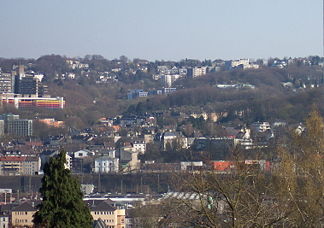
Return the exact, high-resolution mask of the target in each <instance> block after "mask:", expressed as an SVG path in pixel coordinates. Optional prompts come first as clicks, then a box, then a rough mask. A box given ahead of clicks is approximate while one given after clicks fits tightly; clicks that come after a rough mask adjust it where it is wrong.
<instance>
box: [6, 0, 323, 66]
mask: <svg viewBox="0 0 324 228" xmlns="http://www.w3.org/2000/svg"><path fill="white" fill-rule="evenodd" d="M322 33H323V32H322V0H245V1H243V0H0V56H1V57H34V58H37V57H39V56H41V55H45V54H61V55H66V56H71V57H74V56H84V55H86V54H101V55H103V56H104V57H106V58H109V59H112V58H118V57H119V56H121V55H126V56H128V57H129V58H135V57H139V58H144V59H149V60H157V59H159V60H161V59H164V60H180V59H184V58H195V59H205V58H207V59H217V58H222V59H237V58H259V57H260V58H268V57H290V56H291V57H299V56H309V55H322V54H321V53H322V52H323V51H322V49H323V48H322Z"/></svg>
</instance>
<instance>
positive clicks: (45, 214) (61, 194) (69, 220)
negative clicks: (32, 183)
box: [34, 151, 92, 228]
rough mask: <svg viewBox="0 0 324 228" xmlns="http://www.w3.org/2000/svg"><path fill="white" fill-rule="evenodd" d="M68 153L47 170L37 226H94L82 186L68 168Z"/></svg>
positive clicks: (36, 217)
mask: <svg viewBox="0 0 324 228" xmlns="http://www.w3.org/2000/svg"><path fill="white" fill-rule="evenodd" d="M65 157H66V153H65V152H64V151H61V152H60V154H59V155H58V156H57V157H53V158H51V159H50V161H49V163H47V164H46V165H45V167H44V177H43V179H42V187H41V189H40V192H41V194H42V197H43V201H42V203H41V204H40V205H39V206H38V209H39V210H38V211H37V212H36V214H35V216H34V223H35V227H49V228H52V227H55V228H64V227H71V228H74V227H75V228H76V227H80V228H81V227H82V228H86V227H92V216H91V214H90V211H89V208H88V207H87V206H86V204H85V203H84V201H83V199H82V192H81V190H80V184H79V182H78V181H77V179H76V178H74V177H73V176H72V175H71V172H70V170H68V169H66V168H65V162H66V158H65Z"/></svg>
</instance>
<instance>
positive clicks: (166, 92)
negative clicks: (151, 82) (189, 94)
mask: <svg viewBox="0 0 324 228" xmlns="http://www.w3.org/2000/svg"><path fill="white" fill-rule="evenodd" d="M176 91H177V88H163V94H171V93H174V92H176Z"/></svg>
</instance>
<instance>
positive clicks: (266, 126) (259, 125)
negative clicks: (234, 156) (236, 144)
mask: <svg viewBox="0 0 324 228" xmlns="http://www.w3.org/2000/svg"><path fill="white" fill-rule="evenodd" d="M251 130H252V131H253V132H254V133H261V132H265V131H268V130H271V125H270V123H268V122H256V123H253V124H251Z"/></svg>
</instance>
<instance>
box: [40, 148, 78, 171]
mask: <svg viewBox="0 0 324 228" xmlns="http://www.w3.org/2000/svg"><path fill="white" fill-rule="evenodd" d="M59 153H60V152H59V151H58V150H44V151H43V152H42V153H41V154H40V159H41V169H44V165H45V164H46V163H47V162H49V160H50V158H51V157H54V156H57V155H59ZM65 159H66V163H65V168H66V169H70V170H71V169H72V157H71V156H70V155H68V154H67V153H66V156H65Z"/></svg>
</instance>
